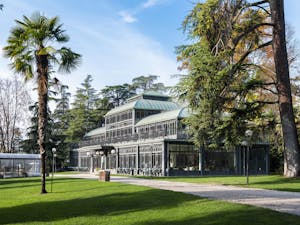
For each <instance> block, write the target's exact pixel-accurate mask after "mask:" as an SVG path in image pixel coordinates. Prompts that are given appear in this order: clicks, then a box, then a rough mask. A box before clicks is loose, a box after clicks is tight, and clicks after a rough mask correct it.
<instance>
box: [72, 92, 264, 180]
mask: <svg viewBox="0 0 300 225" xmlns="http://www.w3.org/2000/svg"><path fill="white" fill-rule="evenodd" d="M187 116H188V110H187V108H185V107H182V106H180V105H178V104H177V103H174V102H172V101H171V100H170V98H169V97H168V96H165V95H162V94H159V93H156V92H146V93H143V94H140V95H137V96H135V97H132V98H130V99H128V101H127V103H126V104H124V105H122V106H119V107H116V108H114V109H112V110H110V111H109V112H108V113H107V114H106V115H105V126H104V127H100V128H97V129H95V130H92V131H90V132H89V133H87V134H86V135H85V137H84V138H83V140H82V141H81V142H80V143H79V146H78V148H76V149H73V150H72V151H71V157H70V159H71V164H72V166H74V167H78V168H80V169H82V170H89V171H90V172H96V171H97V170H101V169H107V170H110V171H111V172H113V173H122V174H132V175H134V174H140V175H157V176H172V175H174V176H178V175H204V174H243V173H245V167H246V160H247V155H246V154H245V153H246V148H245V147H239V146H237V147H236V148H235V149H231V150H227V151H224V150H220V151H213V152H212V151H205V150H204V149H199V148H196V147H195V146H194V145H193V143H192V142H190V141H189V140H188V136H187V133H186V128H185V126H184V125H183V123H182V120H183V119H184V118H186V117H187ZM268 156H269V152H268V146H267V145H263V144H261V145H254V146H253V148H252V151H251V152H250V154H249V172H250V173H252V174H266V173H268V169H269V168H268V167H269V166H268V161H269V157H268Z"/></svg>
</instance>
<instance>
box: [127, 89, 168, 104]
mask: <svg viewBox="0 0 300 225" xmlns="http://www.w3.org/2000/svg"><path fill="white" fill-rule="evenodd" d="M146 97H158V98H161V100H164V101H167V100H168V99H169V98H170V97H169V96H167V95H165V94H162V93H160V92H157V91H145V92H144V93H142V94H138V95H135V96H133V97H131V98H129V99H127V102H131V101H134V100H137V99H141V98H146ZM148 99H149V98H148Z"/></svg>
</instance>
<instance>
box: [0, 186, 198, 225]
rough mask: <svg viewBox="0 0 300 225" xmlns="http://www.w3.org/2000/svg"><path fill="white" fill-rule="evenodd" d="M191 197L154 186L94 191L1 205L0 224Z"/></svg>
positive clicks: (121, 210)
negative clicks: (94, 193)
mask: <svg viewBox="0 0 300 225" xmlns="http://www.w3.org/2000/svg"><path fill="white" fill-rule="evenodd" d="M192 200H195V197H193V196H188V195H185V194H178V193H174V192H168V191H161V190H155V189H154V190H145V191H138V192H132V193H113V194H107V195H102V196H101V195H98V196H95V197H90V198H78V199H71V200H63V201H53V202H38V203H31V204H24V205H19V206H14V207H7V208H1V210H0V224H12V223H26V222H39V223H42V222H49V221H59V220H64V219H68V218H73V217H81V216H95V215H96V216H97V215H98V216H101V215H105V216H115V215H121V214H126V213H129V212H136V211H141V210H148V209H156V208H161V209H163V208H171V207H176V206H178V205H179V204H181V203H182V202H187V201H192Z"/></svg>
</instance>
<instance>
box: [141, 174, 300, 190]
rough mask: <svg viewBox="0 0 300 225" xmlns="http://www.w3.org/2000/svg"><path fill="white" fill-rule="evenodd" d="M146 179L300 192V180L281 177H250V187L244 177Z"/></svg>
mask: <svg viewBox="0 0 300 225" xmlns="http://www.w3.org/2000/svg"><path fill="white" fill-rule="evenodd" d="M140 178H146V179H162V180H167V181H176V182H190V183H205V184H208V183H210V184H222V185H237V186H242V187H254V188H263V189H270V190H278V191H292V192H300V178H286V177H282V176H279V175H272V176H250V177H249V182H250V184H249V185H246V177H244V176H214V177H209V176H203V177H140Z"/></svg>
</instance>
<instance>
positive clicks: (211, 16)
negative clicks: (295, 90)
mask: <svg viewBox="0 0 300 225" xmlns="http://www.w3.org/2000/svg"><path fill="white" fill-rule="evenodd" d="M267 18H268V15H267V14H266V12H265V11H264V10H262V9H261V8H256V7H253V4H250V3H248V2H247V1H229V0H228V1H227V0H226V1H219V0H208V1H206V2H205V3H197V4H196V5H195V7H194V9H193V10H192V11H191V12H190V13H189V14H188V15H187V17H186V18H185V20H184V22H183V30H184V31H185V33H186V34H187V36H188V37H189V38H190V39H191V40H192V44H190V45H184V46H180V47H178V48H177V53H178V60H179V61H181V62H182V66H181V68H182V69H188V75H187V76H185V77H183V78H182V80H181V81H180V83H179V84H178V85H177V90H178V93H179V94H178V95H179V96H181V97H183V99H184V100H187V101H188V103H189V105H190V107H191V109H192V112H193V114H192V115H191V116H190V117H189V118H187V119H186V121H185V122H186V123H187V125H188V126H189V131H190V133H191V135H192V140H193V141H194V142H195V143H196V144H197V145H198V146H201V145H206V146H210V147H212V146H214V147H217V146H218V145H219V144H220V145H223V144H225V145H226V146H230V145H235V144H238V143H240V141H241V140H242V138H244V131H245V130H246V129H247V126H248V125H247V124H249V121H255V120H258V118H259V117H260V116H261V115H262V111H263V107H264V105H265V104H266V103H267V100H268V98H265V96H264V95H259V94H257V92H258V90H261V89H262V88H264V87H265V86H267V87H268V84H266V82H267V79H264V78H263V77H261V76H259V75H260V71H261V68H260V66H259V65H258V64H256V62H255V61H256V60H257V59H256V58H255V57H254V53H255V54H256V53H258V52H260V53H261V54H263V52H262V50H261V49H264V47H266V46H269V45H270V42H269V38H268V37H267V35H268V34H267V32H266V28H264V26H265V25H266V24H267V23H266V21H267ZM272 103H275V101H274V102H272Z"/></svg>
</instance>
